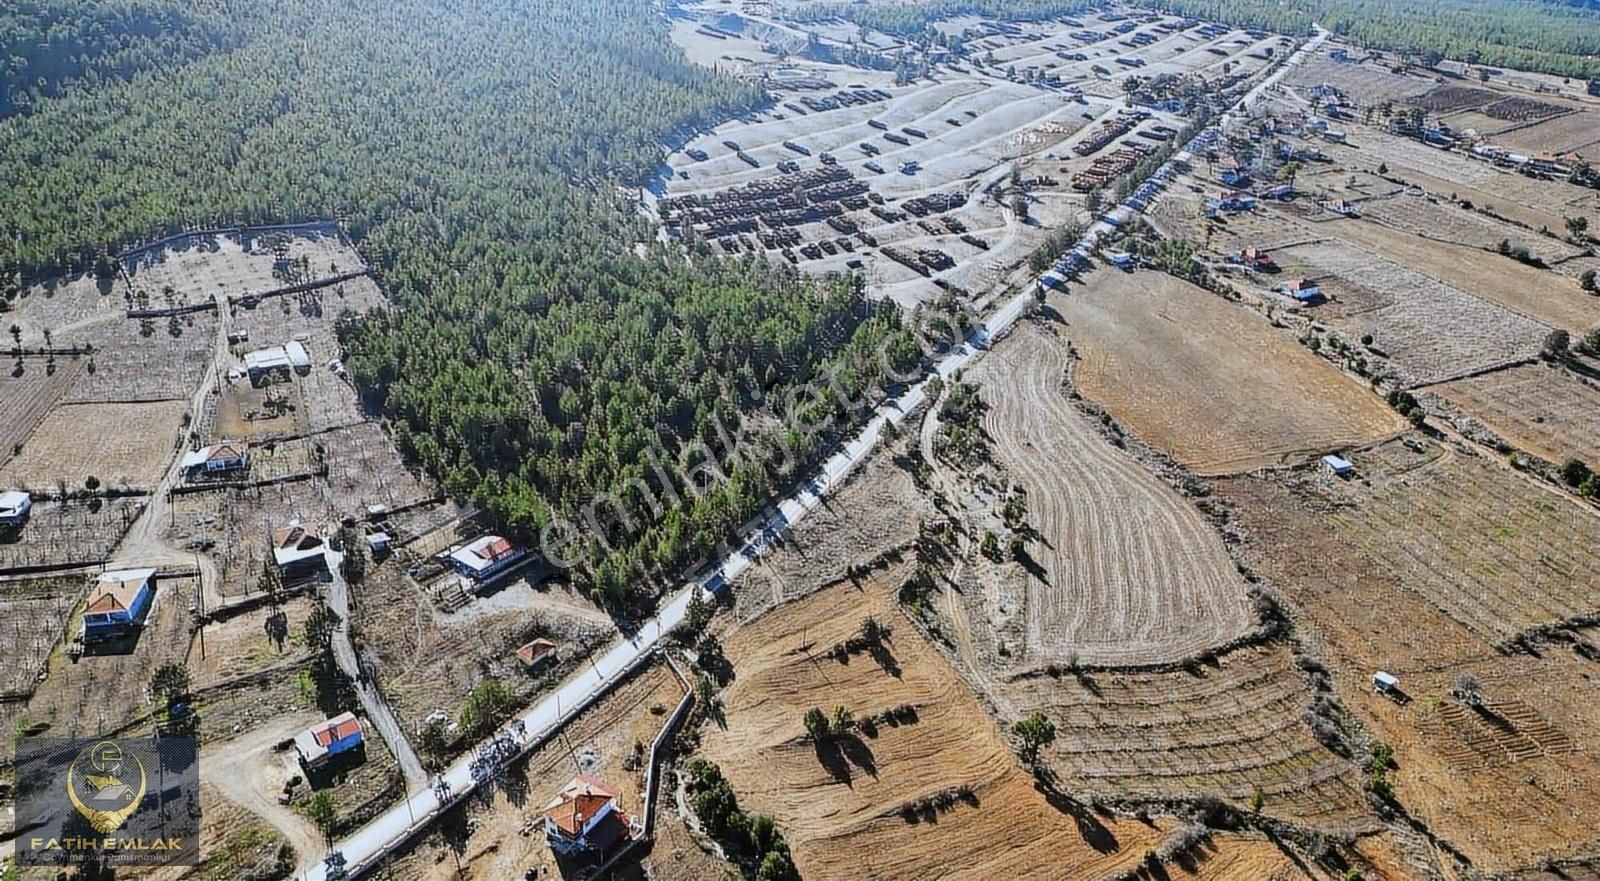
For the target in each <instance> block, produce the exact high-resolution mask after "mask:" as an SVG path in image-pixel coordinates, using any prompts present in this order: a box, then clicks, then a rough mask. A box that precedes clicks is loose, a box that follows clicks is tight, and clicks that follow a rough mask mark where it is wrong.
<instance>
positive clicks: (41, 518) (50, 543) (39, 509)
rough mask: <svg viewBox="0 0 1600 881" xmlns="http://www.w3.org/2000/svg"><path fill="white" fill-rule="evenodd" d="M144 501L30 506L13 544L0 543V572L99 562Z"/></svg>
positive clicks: (127, 500) (115, 543)
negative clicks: (25, 521) (25, 519)
mask: <svg viewBox="0 0 1600 881" xmlns="http://www.w3.org/2000/svg"><path fill="white" fill-rule="evenodd" d="M146 501H147V500H146V499H145V498H142V497H124V498H114V499H80V500H75V501H67V502H60V501H52V502H35V503H34V505H33V511H32V513H30V514H29V515H28V522H27V524H26V525H24V526H23V527H22V531H21V532H20V533H18V534H17V535H16V536H15V537H14V539H13V540H10V541H7V542H0V572H4V571H7V570H11V569H20V568H23V567H30V566H66V565H88V564H93V563H101V562H105V561H107V560H109V559H110V557H111V551H112V549H114V548H115V547H116V546H117V543H118V542H120V541H121V540H122V535H123V533H125V532H127V531H128V527H129V526H130V525H131V524H132V523H133V521H134V520H135V519H136V518H137V517H138V516H139V512H141V511H143V510H144V506H145V504H146Z"/></svg>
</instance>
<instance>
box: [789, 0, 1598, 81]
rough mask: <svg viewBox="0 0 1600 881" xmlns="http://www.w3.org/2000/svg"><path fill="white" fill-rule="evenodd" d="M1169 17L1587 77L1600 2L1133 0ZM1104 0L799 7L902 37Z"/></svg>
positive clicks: (1055, 12) (1066, 11) (808, 14)
mask: <svg viewBox="0 0 1600 881" xmlns="http://www.w3.org/2000/svg"><path fill="white" fill-rule="evenodd" d="M1134 3H1135V5H1144V6H1149V7H1151V8H1154V9H1159V10H1162V11H1165V12H1171V13H1173V14H1177V15H1185V16H1190V17H1193V18H1201V19H1206V20H1209V21H1220V22H1226V23H1228V24H1233V25H1238V26H1242V27H1251V28H1261V29H1264V30H1272V31H1278V32H1280V33H1286V34H1309V33H1310V32H1311V23H1312V22H1320V23H1321V24H1322V25H1323V26H1324V27H1327V28H1328V29H1330V30H1332V31H1333V32H1335V33H1337V34H1339V35H1341V36H1343V37H1346V38H1348V39H1350V40H1351V41H1353V42H1355V43H1357V44H1360V45H1363V46H1370V47H1373V48H1377V49H1386V50H1391V51H1396V52H1410V53H1412V54H1414V55H1416V56H1417V57H1418V58H1420V59H1425V58H1430V57H1431V58H1441V57H1442V58H1455V59H1461V60H1465V61H1469V62H1472V63H1481V64H1489V65H1498V66H1502V67H1514V68H1518V69H1522V70H1532V71H1539V72H1542V73H1553V74H1557V75H1560V76H1575V77H1585V76H1592V75H1594V74H1596V73H1600V3H1597V2H1595V0H1134ZM1103 5H1105V4H1103V3H1091V2H1080V0H930V2H926V3H921V2H919V3H904V2H890V3H871V4H866V5H861V4H856V3H849V2H839V3H818V4H812V5H809V6H806V7H802V8H801V10H800V11H799V12H797V13H796V17H797V18H799V19H802V20H819V19H823V18H843V19H846V20H848V21H852V22H855V23H857V24H860V25H862V26H865V27H870V28H876V29H878V30H881V31H885V32H887V33H892V34H896V35H899V36H902V37H918V36H920V35H921V34H922V33H923V32H924V31H925V30H926V29H927V27H928V25H929V24H931V23H932V22H934V21H937V20H938V19H940V18H943V17H945V16H949V15H956V14H974V15H992V16H999V17H1003V18H1009V19H1012V20H1031V19H1040V18H1053V17H1056V16H1061V15H1075V14H1079V13H1081V12H1083V11H1085V10H1086V9H1089V8H1092V7H1096V6H1103Z"/></svg>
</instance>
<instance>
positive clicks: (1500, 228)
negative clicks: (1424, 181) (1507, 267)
mask: <svg viewBox="0 0 1600 881" xmlns="http://www.w3.org/2000/svg"><path fill="white" fill-rule="evenodd" d="M1361 216H1362V217H1363V218H1364V219H1367V220H1370V221H1375V222H1377V223H1381V224H1382V225H1384V226H1386V227H1391V228H1392V229H1390V230H1385V233H1386V234H1387V233H1388V232H1392V231H1403V232H1406V233H1409V234H1411V235H1415V236H1424V237H1426V238H1427V239H1428V242H1427V244H1428V245H1430V246H1431V245H1436V244H1438V243H1440V242H1441V241H1444V242H1451V243H1454V244H1457V245H1467V246H1469V247H1472V248H1479V249H1483V250H1493V249H1494V248H1496V247H1497V246H1498V245H1499V244H1500V242H1501V241H1509V242H1511V243H1512V244H1514V245H1523V246H1526V247H1527V248H1528V249H1529V250H1530V251H1532V252H1533V253H1534V254H1535V255H1536V256H1538V257H1540V258H1542V259H1543V260H1545V261H1546V262H1549V263H1554V262H1557V261H1560V260H1565V259H1567V258H1569V257H1573V256H1575V255H1578V254H1582V253H1584V249H1582V248H1579V247H1577V246H1576V245H1572V244H1569V243H1567V242H1564V241H1561V240H1560V239H1553V238H1549V237H1547V236H1541V235H1538V234H1537V233H1534V232H1530V231H1529V230H1526V229H1524V228H1522V227H1520V226H1517V225H1516V224H1513V223H1508V222H1506V221H1504V220H1498V219H1496V218H1493V217H1487V216H1485V215H1483V214H1480V213H1478V212H1476V211H1472V210H1469V209H1466V208H1463V207H1461V206H1459V205H1456V204H1452V203H1450V202H1449V201H1447V200H1443V199H1441V198H1440V197H1438V196H1431V195H1417V194H1416V193H1415V191H1411V192H1407V193H1401V194H1396V195H1393V196H1388V197H1385V198H1381V199H1369V200H1367V201H1366V202H1363V203H1362V204H1361ZM1345 225H1346V224H1339V225H1338V226H1339V227H1342V226H1345ZM1336 228H1337V227H1336ZM1495 256H1499V255H1495ZM1501 259H1505V258H1501Z"/></svg>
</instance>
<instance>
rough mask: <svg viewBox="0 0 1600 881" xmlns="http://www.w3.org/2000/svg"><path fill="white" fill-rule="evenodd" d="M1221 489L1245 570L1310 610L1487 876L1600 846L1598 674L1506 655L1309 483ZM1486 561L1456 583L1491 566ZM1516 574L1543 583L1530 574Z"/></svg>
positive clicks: (1229, 483)
mask: <svg viewBox="0 0 1600 881" xmlns="http://www.w3.org/2000/svg"><path fill="white" fill-rule="evenodd" d="M1448 482H1450V479H1449V478H1448V477H1447V476H1445V475H1442V474H1441V475H1439V476H1438V479H1437V480H1434V481H1432V483H1433V485H1436V486H1440V485H1444V484H1446V483H1448ZM1217 487H1218V495H1219V496H1220V497H1221V498H1222V499H1224V500H1226V501H1227V502H1228V503H1229V504H1230V505H1231V507H1232V508H1233V510H1234V511H1235V512H1236V515H1237V519H1238V521H1239V522H1240V524H1241V525H1242V526H1243V527H1244V529H1245V530H1246V533H1247V535H1248V540H1247V541H1246V542H1245V543H1244V545H1243V546H1242V551H1243V553H1244V554H1245V556H1246V559H1247V560H1248V562H1249V563H1250V565H1251V566H1252V567H1253V568H1254V569H1255V570H1256V571H1257V572H1258V573H1259V574H1260V575H1261V576H1262V577H1263V578H1264V579H1266V580H1267V581H1268V582H1269V583H1270V584H1272V585H1273V586H1274V587H1275V588H1276V589H1278V590H1279V591H1280V592H1281V593H1282V594H1283V596H1284V597H1285V599H1286V600H1288V601H1289V603H1290V604H1291V606H1292V608H1293V609H1294V610H1295V614H1296V619H1297V625H1298V627H1299V630H1300V633H1301V636H1302V638H1303V639H1306V640H1308V641H1309V642H1310V643H1311V644H1312V645H1314V646H1315V647H1317V650H1318V652H1319V653H1320V654H1321V656H1322V658H1323V659H1324V660H1325V661H1326V662H1327V663H1328V667H1329V669H1330V670H1331V672H1332V676H1333V684H1334V687H1335V690H1336V691H1337V693H1338V694H1339V697H1340V700H1341V702H1342V703H1343V705H1344V706H1345V707H1346V708H1347V709H1349V710H1351V711H1353V712H1354V713H1355V714H1356V717H1357V718H1358V719H1359V720H1360V721H1361V722H1362V724H1363V725H1364V726H1365V727H1366V729H1367V731H1368V732H1369V733H1370V734H1371V735H1372V736H1374V737H1376V738H1377V739H1379V740H1382V741H1383V742H1384V743H1386V744H1388V745H1389V746H1390V747H1391V748H1392V749H1393V751H1394V760H1395V768H1394V769H1393V770H1392V771H1391V772H1390V774H1389V778H1390V780H1391V782H1392V783H1393V785H1394V787H1395V791H1396V793H1397V795H1398V797H1399V799H1400V801H1401V802H1402V803H1403V804H1404V805H1405V806H1406V807H1407V808H1408V810H1410V811H1411V812H1412V813H1413V815H1415V816H1417V817H1418V818H1419V819H1421V820H1422V821H1423V822H1424V823H1426V824H1427V825H1428V827H1429V828H1430V829H1431V830H1432V831H1433V832H1434V833H1435V834H1437V835H1440V836H1443V837H1444V838H1445V839H1446V840H1447V841H1449V842H1450V843H1451V844H1453V845H1454V846H1455V847H1457V848H1460V849H1461V851H1462V852H1463V853H1465V854H1466V855H1467V856H1468V857H1469V858H1470V859H1471V860H1472V861H1473V863H1474V865H1475V866H1476V867H1477V868H1478V869H1480V870H1483V871H1488V872H1500V871H1509V870H1511V869H1514V868H1518V867H1525V866H1529V865H1531V864H1534V863H1536V862H1539V861H1540V860H1542V859H1543V858H1544V857H1545V856H1557V857H1563V856H1572V855H1575V854H1585V853H1593V852H1595V851H1596V850H1597V848H1600V804H1597V803H1596V802H1595V801H1594V799H1593V798H1591V797H1589V795H1588V793H1590V792H1592V791H1593V788H1594V787H1595V786H1596V785H1597V783H1600V780H1597V779H1596V778H1597V777H1600V772H1597V770H1596V769H1597V768H1600V764H1597V763H1596V757H1597V756H1600V738H1597V737H1596V734H1595V732H1596V730H1597V728H1596V725H1595V715H1594V710H1593V707H1592V706H1590V705H1589V704H1588V703H1586V702H1583V701H1574V700H1572V695H1574V694H1578V693H1582V692H1584V691H1587V690H1588V689H1590V688H1592V687H1593V685H1592V682H1593V677H1594V675H1595V674H1594V672H1593V671H1592V667H1593V664H1592V663H1591V662H1588V661H1583V660H1580V659H1578V658H1576V657H1575V656H1574V655H1573V654H1572V653H1571V652H1570V651H1568V650H1567V649H1565V648H1561V647H1558V646H1551V647H1548V648H1546V649H1541V650H1540V651H1539V652H1538V653H1537V654H1516V655H1505V654H1501V653H1499V652H1497V651H1495V650H1494V649H1493V648H1492V647H1491V646H1490V645H1488V644H1487V643H1486V642H1484V641H1483V640H1482V639H1481V638H1479V637H1477V636H1475V635H1474V634H1473V633H1472V632H1471V631H1470V630H1468V629H1467V628H1465V627H1463V626H1461V625H1460V624H1458V623H1457V622H1455V621H1453V620H1451V618H1450V617H1448V616H1447V615H1446V614H1444V613H1443V612H1441V611H1440V610H1439V609H1438V608H1436V607H1435V606H1434V605H1432V603H1430V602H1429V600H1428V598H1427V596H1426V593H1425V589H1419V581H1421V580H1422V579H1423V578H1424V577H1425V576H1423V575H1422V574H1421V573H1420V572H1418V571H1416V570H1408V569H1407V568H1405V567H1401V568H1399V569H1396V568H1395V567H1393V566H1390V565H1385V564H1383V563H1381V562H1380V561H1378V560H1376V559H1375V558H1374V557H1373V556H1372V554H1371V552H1370V551H1369V550H1366V549H1364V548H1363V547H1362V544H1361V542H1360V541H1359V540H1353V539H1359V536H1356V535H1353V534H1352V533H1350V532H1348V531H1346V530H1342V529H1338V528H1329V525H1330V523H1329V516H1330V515H1331V514H1332V513H1333V512H1334V511H1335V510H1341V509H1343V510H1348V509H1347V508H1342V506H1344V505H1347V504H1349V503H1333V502H1330V501H1329V500H1327V499H1325V498H1324V497H1323V496H1322V495H1321V493H1320V492H1319V491H1317V490H1316V489H1315V488H1314V487H1311V486H1307V485H1306V484H1305V482H1304V481H1271V480H1267V479H1261V478H1254V477H1241V478H1234V479H1228V480H1224V481H1220V482H1219V483H1218V485H1217ZM1501 491H1502V492H1514V491H1515V487H1514V485H1507V486H1504V487H1502V488H1501ZM1523 492H1525V493H1530V494H1534V495H1537V494H1541V493H1543V492H1544V490H1542V489H1538V488H1533V487H1529V488H1527V489H1525V490H1523ZM1336 504H1337V505H1338V506H1339V507H1336ZM1355 504H1356V506H1357V507H1358V508H1359V506H1360V503H1359V502H1357V503H1355ZM1480 559H1481V562H1480V561H1473V560H1462V561H1461V562H1460V563H1459V566H1460V567H1461V568H1458V569H1455V570H1451V571H1450V572H1447V573H1446V577H1449V578H1454V577H1462V575H1463V572H1464V570H1467V569H1469V567H1470V568H1482V567H1485V566H1487V565H1490V564H1489V562H1488V560H1489V558H1487V557H1484V558H1480ZM1502 565H1503V564H1502ZM1534 565H1535V566H1536V565H1538V564H1534ZM1515 571H1516V572H1518V573H1520V574H1521V575H1522V577H1523V578H1524V579H1526V580H1527V581H1531V577H1530V576H1531V572H1530V571H1529V568H1528V566H1527V564H1518V565H1517V567H1516V569H1515ZM1524 583H1526V582H1524ZM1502 606H1504V607H1506V608H1511V606H1510V604H1502ZM1379 669H1382V670H1386V671H1389V672H1391V673H1393V674H1395V675H1396V676H1398V677H1399V679H1400V686H1401V688H1402V690H1403V691H1404V692H1405V693H1406V694H1407V695H1408V696H1409V697H1410V701H1409V702H1407V703H1399V702H1396V701H1394V700H1391V699H1389V698H1386V697H1383V696H1379V695H1376V694H1374V693H1373V691H1372V688H1371V687H1370V683H1369V677H1370V676H1371V674H1372V672H1373V671H1375V670H1379ZM1462 673H1469V674H1472V675H1474V676H1476V677H1477V678H1478V679H1479V680H1480V682H1481V683H1482V690H1483V692H1484V695H1485V698H1486V704H1487V708H1488V712H1487V713H1481V714H1480V713H1476V712H1474V711H1472V710H1469V709H1467V708H1466V707H1464V706H1462V705H1461V704H1460V703H1459V702H1458V701H1456V700H1455V699H1454V698H1452V697H1450V691H1451V689H1452V686H1453V681H1454V678H1455V677H1456V676H1457V675H1458V674H1462Z"/></svg>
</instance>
